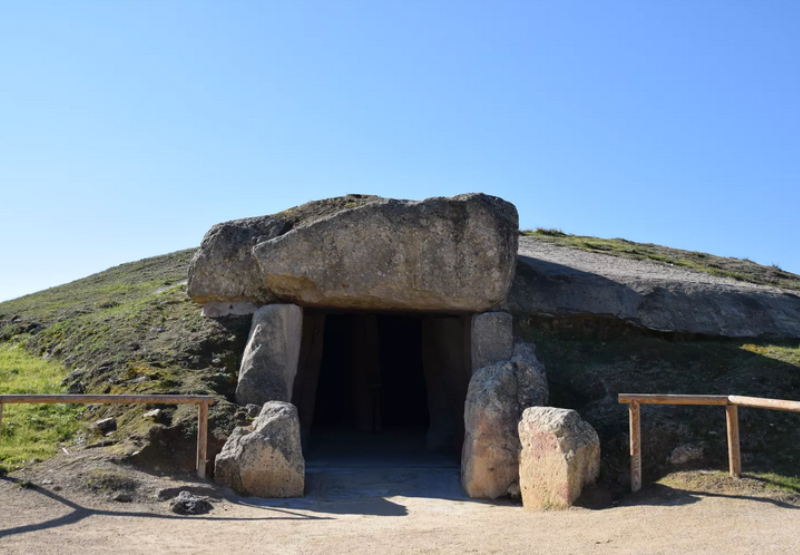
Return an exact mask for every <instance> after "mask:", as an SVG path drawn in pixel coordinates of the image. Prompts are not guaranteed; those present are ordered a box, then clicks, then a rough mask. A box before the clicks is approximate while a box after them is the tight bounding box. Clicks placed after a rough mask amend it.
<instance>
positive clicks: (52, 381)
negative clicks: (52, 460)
mask: <svg viewBox="0 0 800 555" xmlns="http://www.w3.org/2000/svg"><path fill="white" fill-rule="evenodd" d="M64 374H65V370H64V368H63V367H62V366H61V365H60V364H58V363H56V362H51V361H46V360H42V359H40V358H38V357H35V356H33V355H31V354H29V353H28V352H27V351H25V350H24V349H23V348H22V346H21V345H10V344H6V345H0V393H6V394H8V393H63V392H64V389H63V388H62V387H61V379H62V378H63V376H64ZM82 411H83V408H82V407H80V406H76V405H55V404H53V405H51V404H19V405H17V404H13V405H9V404H7V405H5V407H4V409H3V424H2V429H0V468H4V469H6V470H10V469H13V468H17V467H19V466H22V465H23V464H24V463H26V462H30V461H31V460H34V459H39V460H43V459H46V458H48V457H50V456H52V455H53V454H55V452H56V450H57V448H58V446H59V444H60V443H62V442H66V441H69V440H70V439H72V438H73V437H74V436H75V434H76V433H77V432H78V431H79V430H80V428H81V426H82V424H81V419H80V416H81V413H82Z"/></svg>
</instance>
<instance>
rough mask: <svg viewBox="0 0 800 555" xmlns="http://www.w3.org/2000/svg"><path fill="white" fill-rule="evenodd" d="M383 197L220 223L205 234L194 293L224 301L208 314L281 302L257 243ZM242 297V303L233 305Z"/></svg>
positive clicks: (191, 283) (195, 262) (191, 285)
mask: <svg viewBox="0 0 800 555" xmlns="http://www.w3.org/2000/svg"><path fill="white" fill-rule="evenodd" d="M379 199H380V197H375V196H371V195H347V196H344V197H337V198H332V199H325V200H321V201H315V202H309V203H307V204H304V205H302V206H298V207H296V208H292V209H290V210H285V211H283V212H280V213H279V214H273V215H271V216H259V217H257V218H245V219H242V220H234V221H230V222H225V223H221V224H217V225H215V226H214V227H212V228H211V229H210V230H209V232H208V233H206V235H205V237H203V241H202V243H201V244H200V248H199V249H198V250H197V253H195V256H194V258H193V259H192V262H191V264H190V265H189V280H188V284H187V292H188V294H189V297H191V298H192V299H194V300H195V301H197V302H199V303H202V304H205V303H208V302H215V301H216V302H218V304H214V305H211V306H210V307H209V310H208V311H207V315H208V316H210V317H220V316H224V315H226V313H228V314H234V315H235V314H241V313H247V311H248V310H249V311H250V312H252V310H250V309H251V308H253V306H252V304H253V303H255V304H256V305H260V304H267V303H271V302H275V301H276V300H277V299H276V298H275V295H274V294H273V293H272V292H271V291H270V290H269V289H268V288H267V287H266V285H265V284H264V280H263V276H262V275H261V273H260V271H259V268H258V265H257V264H256V261H255V259H254V258H253V247H254V246H255V245H256V244H258V243H261V242H263V241H267V240H269V239H273V238H275V237H279V236H280V235H283V234H284V233H287V232H289V231H290V230H291V229H293V228H294V227H297V226H299V225H304V224H308V223H310V222H313V221H315V220H317V219H319V218H324V217H327V216H330V215H332V214H335V213H337V212H339V211H342V210H349V209H350V208H352V207H354V206H361V205H363V204H366V203H369V202H374V201H375V200H379ZM237 301H242V303H241V304H234V305H232V306H231V305H229V303H231V302H237Z"/></svg>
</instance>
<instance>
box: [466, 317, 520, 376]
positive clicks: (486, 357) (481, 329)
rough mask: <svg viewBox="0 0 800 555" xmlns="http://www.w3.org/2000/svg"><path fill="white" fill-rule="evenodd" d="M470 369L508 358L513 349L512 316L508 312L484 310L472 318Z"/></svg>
mask: <svg viewBox="0 0 800 555" xmlns="http://www.w3.org/2000/svg"><path fill="white" fill-rule="evenodd" d="M471 345H472V347H471V349H472V371H473V372H477V371H478V370H480V369H481V368H483V367H484V366H490V365H492V364H495V363H497V362H500V361H501V360H510V359H511V354H512V351H513V349H514V333H513V318H512V317H511V314H509V313H508V312H484V313H483V314H478V315H477V316H474V317H473V318H472V339H471Z"/></svg>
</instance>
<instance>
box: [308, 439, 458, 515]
mask: <svg viewBox="0 0 800 555" xmlns="http://www.w3.org/2000/svg"><path fill="white" fill-rule="evenodd" d="M425 434H426V430H425V428H424V427H389V428H386V429H384V430H383V431H382V432H381V433H373V432H359V431H356V430H353V429H346V428H342V427H333V426H331V427H318V428H315V429H314V434H313V441H312V442H311V447H310V449H309V451H308V453H307V454H306V491H305V493H306V497H307V498H316V499H320V498H327V499H348V498H349V499H356V498H369V497H394V496H402V497H430V498H438V499H453V500H468V499H469V498H468V497H467V496H466V495H465V494H464V492H463V491H462V489H461V486H460V484H459V479H460V465H459V462H460V461H459V460H458V459H457V458H456V457H455V456H454V455H450V454H444V453H436V452H431V451H427V450H426V449H425Z"/></svg>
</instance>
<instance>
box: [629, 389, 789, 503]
mask: <svg viewBox="0 0 800 555" xmlns="http://www.w3.org/2000/svg"><path fill="white" fill-rule="evenodd" d="M619 402H620V403H622V404H627V405H628V415H629V420H630V443H631V491H639V490H640V489H641V487H642V433H641V418H640V416H641V415H640V405H719V406H724V407H725V417H726V422H727V428H728V466H729V469H730V474H731V476H733V477H738V476H740V475H741V473H742V458H741V453H740V451H739V407H751V408H757V409H772V410H786V411H791V412H800V402H799V401H784V400H781V399H762V398H761V397H742V396H740V395H672V394H667V395H659V394H640V393H620V395H619Z"/></svg>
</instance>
